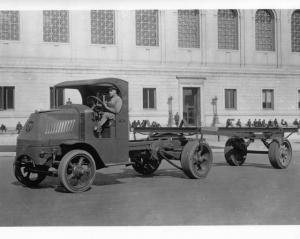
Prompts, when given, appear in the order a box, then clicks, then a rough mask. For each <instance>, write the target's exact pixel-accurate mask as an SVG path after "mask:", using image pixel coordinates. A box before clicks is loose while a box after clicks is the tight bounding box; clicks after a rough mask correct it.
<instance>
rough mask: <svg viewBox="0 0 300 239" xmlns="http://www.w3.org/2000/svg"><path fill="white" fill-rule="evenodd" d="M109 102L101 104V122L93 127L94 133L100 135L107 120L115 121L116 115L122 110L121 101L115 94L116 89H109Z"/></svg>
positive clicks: (112, 87)
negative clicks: (102, 111) (102, 109)
mask: <svg viewBox="0 0 300 239" xmlns="http://www.w3.org/2000/svg"><path fill="white" fill-rule="evenodd" d="M109 97H110V99H109V101H108V102H103V107H104V110H105V111H104V113H103V114H102V118H101V120H100V121H99V122H98V126H95V128H94V131H96V132H98V133H101V132H102V126H103V125H104V124H105V123H106V122H107V121H108V120H115V119H116V114H118V113H119V112H120V111H121V108H122V103H123V102H122V99H121V97H120V96H119V95H118V94H117V88H116V87H114V86H111V87H109Z"/></svg>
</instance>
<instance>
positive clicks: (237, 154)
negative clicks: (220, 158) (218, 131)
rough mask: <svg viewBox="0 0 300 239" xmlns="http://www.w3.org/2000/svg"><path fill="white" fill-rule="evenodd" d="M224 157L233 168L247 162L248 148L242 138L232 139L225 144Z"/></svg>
mask: <svg viewBox="0 0 300 239" xmlns="http://www.w3.org/2000/svg"><path fill="white" fill-rule="evenodd" d="M224 155H225V159H226V162H227V163H228V164H229V165H231V166H240V165H242V164H243V163H244V162H245V161H246V157H247V147H246V145H245V141H244V139H242V138H230V139H228V140H227V141H226V143H225V148H224Z"/></svg>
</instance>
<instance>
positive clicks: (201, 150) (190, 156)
mask: <svg viewBox="0 0 300 239" xmlns="http://www.w3.org/2000/svg"><path fill="white" fill-rule="evenodd" d="M212 161H213V155H212V151H211V148H210V147H209V145H208V144H206V143H200V142H199V141H189V142H188V143H187V144H186V145H185V146H184V148H183V151H182V153H181V166H182V169H183V171H184V173H185V174H186V175H187V176H188V177H189V178H193V179H199V178H205V177H206V176H207V174H208V172H209V170H210V168H211V165H212Z"/></svg>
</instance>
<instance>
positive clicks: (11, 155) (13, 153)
mask: <svg viewBox="0 0 300 239" xmlns="http://www.w3.org/2000/svg"><path fill="white" fill-rule="evenodd" d="M15 156H16V152H0V157H15Z"/></svg>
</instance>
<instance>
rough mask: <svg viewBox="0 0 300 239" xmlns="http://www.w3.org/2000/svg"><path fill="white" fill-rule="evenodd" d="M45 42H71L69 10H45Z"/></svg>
mask: <svg viewBox="0 0 300 239" xmlns="http://www.w3.org/2000/svg"><path fill="white" fill-rule="evenodd" d="M43 18H44V26H43V33H44V34H43V39H44V42H69V38H70V36H69V12H68V11H65V10H50V11H43Z"/></svg>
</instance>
